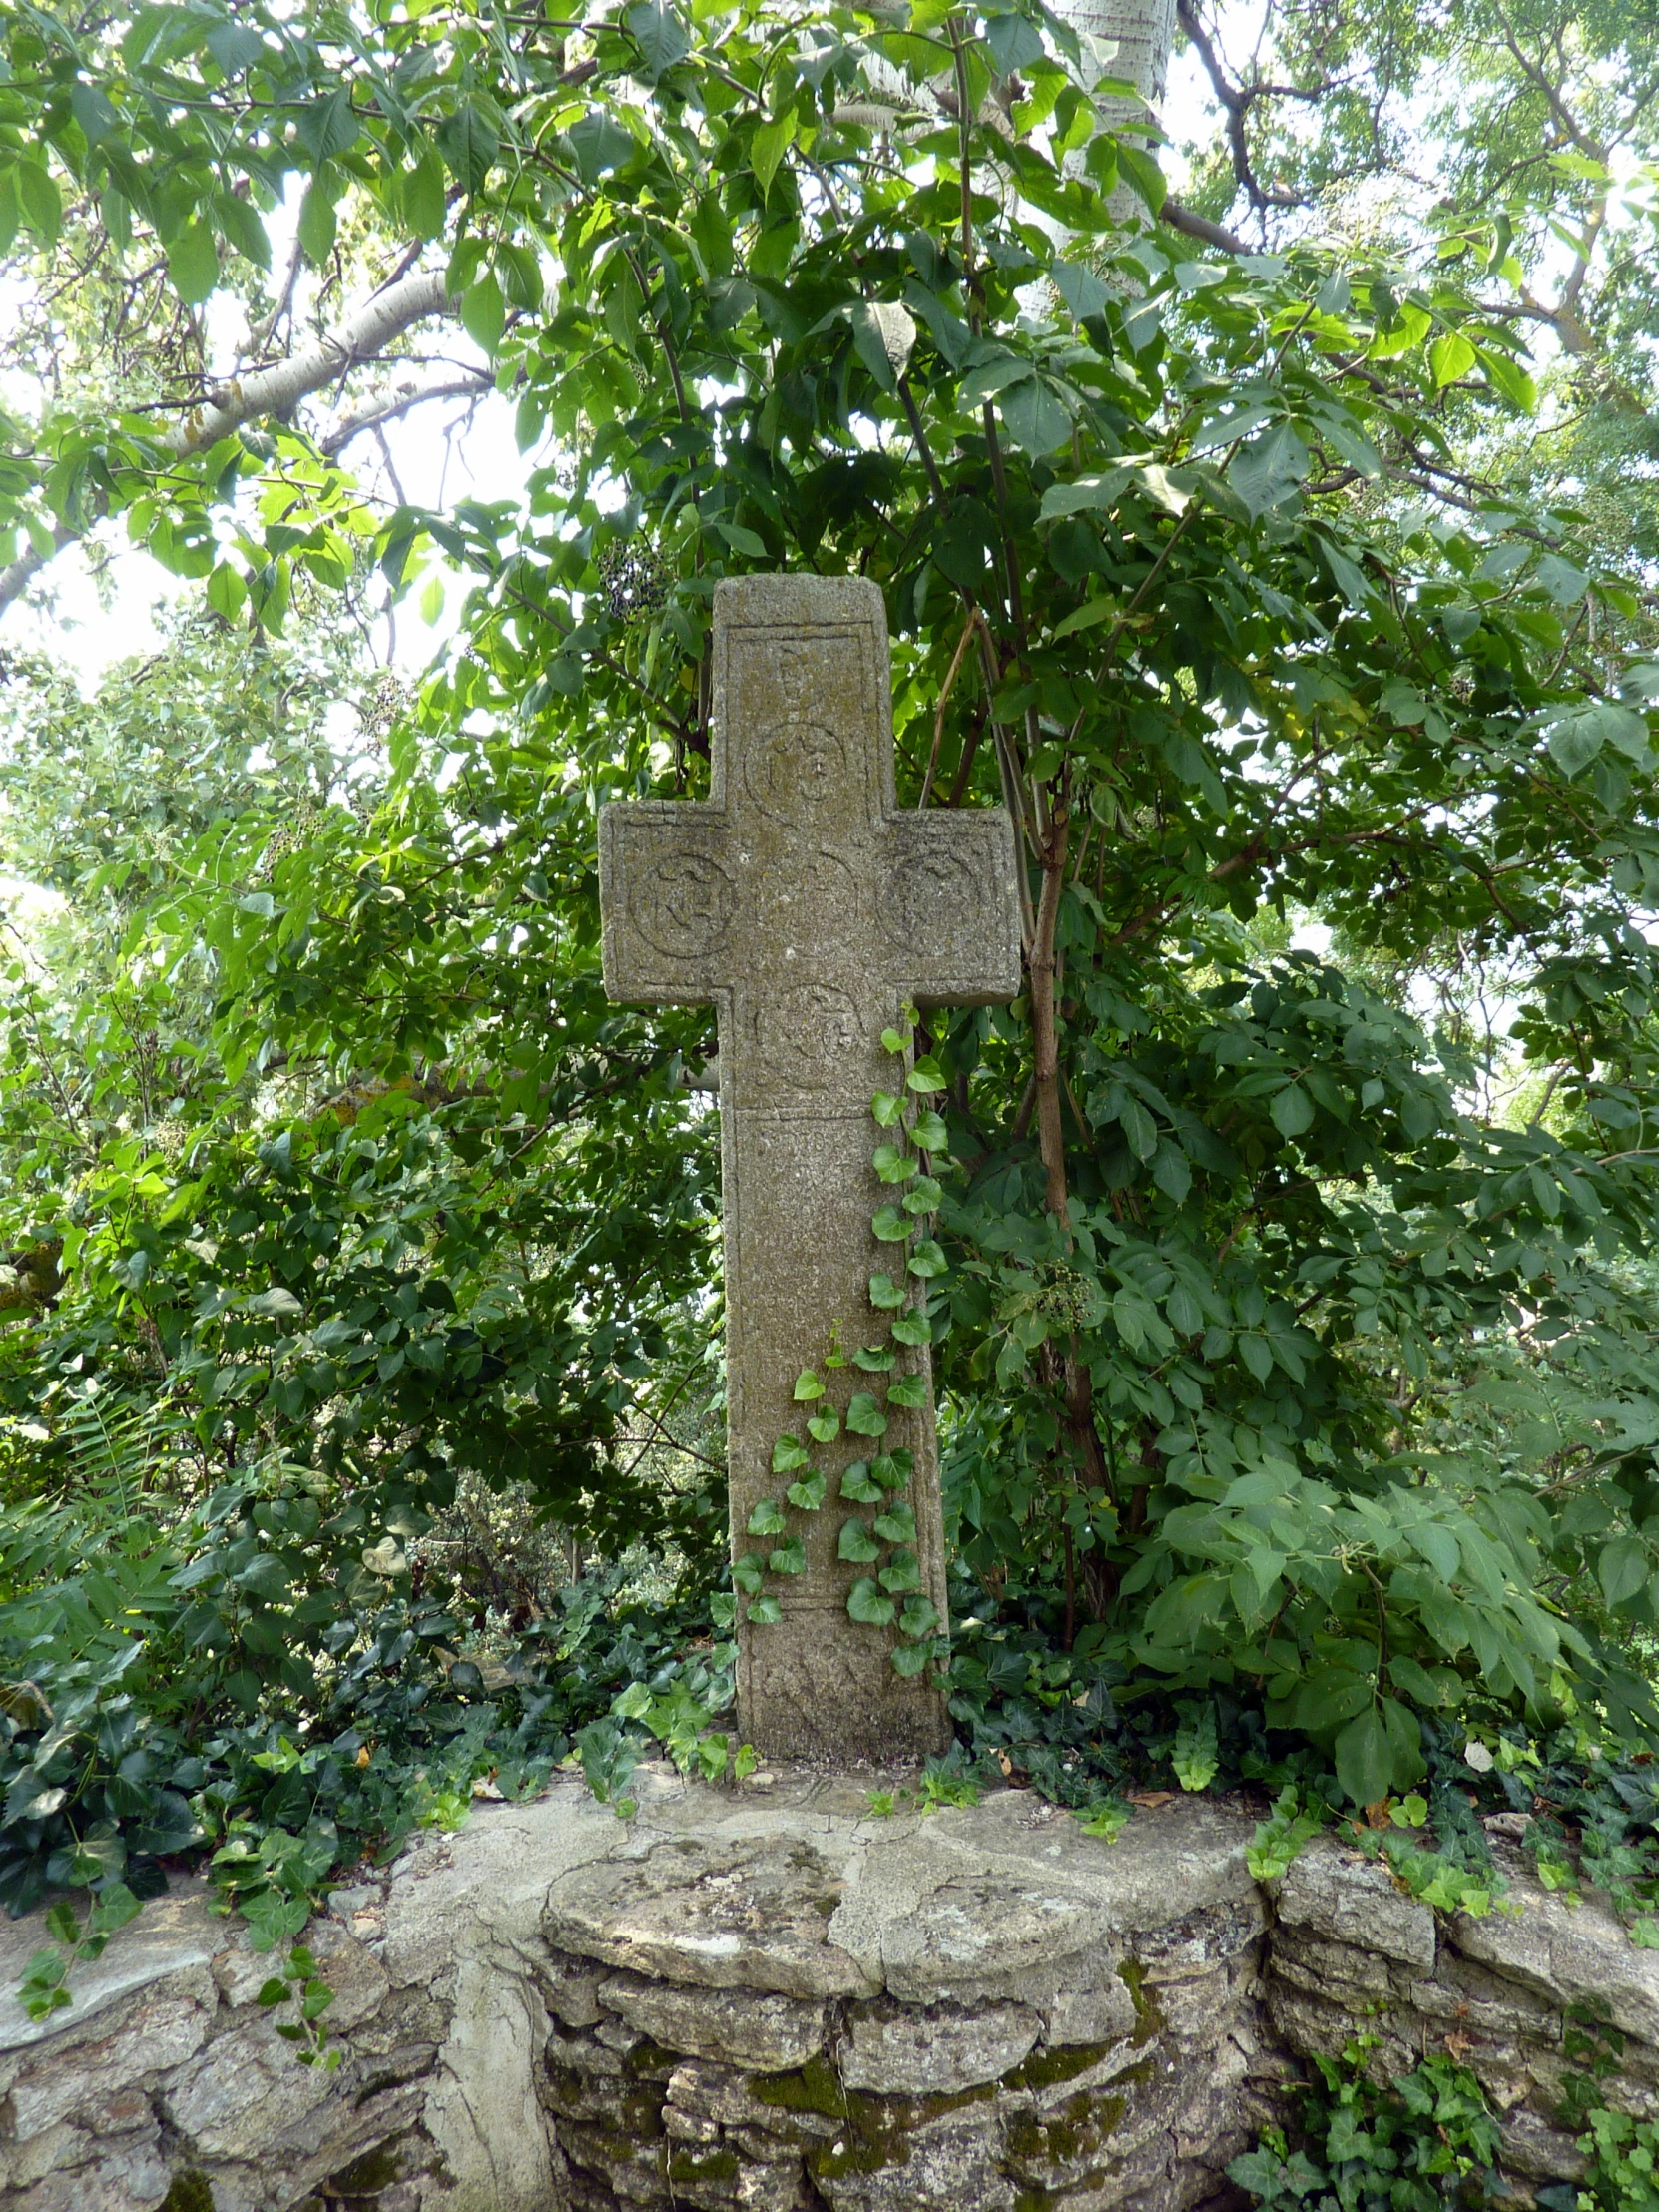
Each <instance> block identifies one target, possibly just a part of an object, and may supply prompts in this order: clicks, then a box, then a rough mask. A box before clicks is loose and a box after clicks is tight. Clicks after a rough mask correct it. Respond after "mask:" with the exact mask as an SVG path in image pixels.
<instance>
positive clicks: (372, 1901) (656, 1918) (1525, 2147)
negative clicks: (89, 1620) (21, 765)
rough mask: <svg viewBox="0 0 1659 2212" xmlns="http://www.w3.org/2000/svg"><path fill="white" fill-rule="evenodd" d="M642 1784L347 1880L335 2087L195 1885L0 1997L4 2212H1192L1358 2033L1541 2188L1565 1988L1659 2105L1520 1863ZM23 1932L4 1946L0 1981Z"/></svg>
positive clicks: (1185, 1810)
mask: <svg viewBox="0 0 1659 2212" xmlns="http://www.w3.org/2000/svg"><path fill="white" fill-rule="evenodd" d="M868 1779H870V1778H865V1780H866V1781H867V1780H868ZM874 1779H876V1780H879V1779H881V1778H879V1777H876V1778H874ZM639 1785H640V1787H639V1793H638V1794H639V1800H640V1811H639V1814H638V1816H637V1818H636V1819H635V1820H633V1821H632V1822H630V1823H628V1824H627V1825H626V1826H624V1825H623V1824H621V1823H619V1822H618V1821H617V1820H616V1818H615V1817H614V1815H613V1814H611V1813H610V1812H609V1811H607V1810H606V1809H605V1808H603V1807H600V1806H598V1805H596V1804H594V1803H593V1801H592V1800H591V1799H590V1798H589V1797H588V1796H587V1794H586V1792H585V1791H584V1789H583V1788H582V1786H581V1784H580V1783H578V1782H576V1781H574V1780H570V1781H565V1780H561V1781H560V1782H559V1783H558V1784H556V1785H555V1787H554V1788H553V1789H551V1790H550V1791H549V1792H548V1793H547V1794H546V1795H545V1796H544V1797H542V1798H541V1799H539V1800H537V1801H536V1802H535V1803H534V1804H531V1805H526V1806H488V1807H486V1806H480V1807H479V1808H478V1809H477V1810H476V1811H475V1813H474V1816H473V1819H472V1821H471V1822H470V1823H469V1824H468V1826H467V1827H466V1828H465V1829H464V1830H462V1831H461V1832H460V1833H459V1834H458V1835H456V1836H453V1837H445V1838H438V1837H430V1836H428V1837H424V1838H422V1839H420V1840H419V1841H418V1842H417V1843H416V1845H415V1846H414V1847H413V1848H411V1849H410V1850H409V1851H407V1852H406V1853H405V1854H404V1856H403V1857H402V1858H401V1859H400V1860H399V1861H398V1862H397V1864H396V1866H395V1867H394V1868H393V1869H392V1870H391V1872H390V1873H389V1875H387V1876H384V1877H381V1878H378V1879H375V1880H365V1881H362V1882H358V1883H356V1884H354V1885H353V1886H352V1887H351V1888H349V1889H344V1890H339V1891H336V1892H335V1893H334V1896H333V1899H332V1901H331V1904H330V1911H329V1915H328V1916H327V1918H326V1919H324V1920H322V1921H320V1922H318V1923H316V1924H313V1927H312V1929H311V1931H310V1933H309V1936H308V1938H307V1939H308V1940H309V1941H310V1942H311V1944H312V1946H313V1947H314V1948H315V1949H316V1950H317V1952H318V1953H319V1955H320V1956H321V1957H322V1959H323V1960H324V1961H325V1965H324V1970H325V1972H326V1974H327V1978H328V1979H329V1981H330V1983H331V1984H332V1986H333V1987H334V1988H335V1990H336V1991H337V1992H338V1994H337V2000H336V2002H335V2005H334V2007H333V2009H332V2011H331V2013H330V2014H329V2023H330V2026H331V2027H332V2028H333V2029H334V2031H335V2032H336V2034H337V2035H338V2038H339V2042H340V2045H341V2047H342V2049H343V2051H344V2053H345V2058H344V2063H343V2064H342V2065H341V2067H340V2068H339V2070H338V2071H337V2072H335V2073H333V2074H324V2073H322V2072H321V2071H319V2070H312V2069H307V2068H305V2067H304V2066H302V2065H300V2064H298V2063H297V2061H296V2059H295V2057H294V2054H293V2051H292V2049H291V2048H290V2046H289V2045H288V2044H287V2043H285V2042H284V2041H283V2040H282V2039H281V2038H280V2037H279V2036H278V2035H277V2024H276V2021H275V2020H274V2019H273V2018H272V2017H271V2016H270V2015H268V2014H267V2013H265V2012H264V2011H262V2010H261V2008H260V2006H259V2005H258V2004H257V2002H256V2001H255V1998H256V1996H257V1992H258V1990H259V1987H260V1984H261V1982H262V1981H263V1980H264V1979H265V1977H266V1973H267V1970H268V1966H269V1961H268V1960H266V1959H264V1958H261V1957H258V1956H256V1955H254V1954H253V1953H252V1952H251V1951H250V1949H249V1945H248V1937H247V1932H246V1931H245V1930H242V1929H240V1928H238V1927H234V1926H233V1925H232V1924H231V1923H228V1922H226V1921H224V1920H222V1919H219V1918H216V1917H215V1915H214V1914H213V1912H212V1911H211V1909H210V1901H209V1898H208V1895H207V1893H206V1891H205V1890H204V1889H203V1887H202V1886H201V1885H200V1884H195V1883H180V1884H178V1885H177V1886H176V1887H175V1889H174V1890H173V1892H172V1893H171V1894H170V1895H169V1896H168V1897H167V1898H166V1899H163V1900H159V1901H157V1902H156V1903H155V1904H153V1905H150V1906H148V1907H146V1909H145V1911H144V1913H143V1914H142V1915H141V1916H140V1918H139V1919H138V1920H137V1921H136V1922H134V1923H133V1925H132V1926H131V1927H130V1928H129V1929H126V1930H124V1931H123V1932H122V1934H121V1935H120V1936H117V1937H116V1938H115V1940H114V1941H113V1942H112V1943H111V1945H110V1947H109V1949H108V1950H107V1951H106V1952H105V1954H104V1956H103V1957H102V1958H101V1959H99V1960H97V1961H96V1962H94V1963H93V1964H91V1965H89V1966H85V1967H81V1968H78V1969H77V1970H76V1973H75V1977H74V1981H73V1984H72V1985H73V1987H74V1990H75V2003H74V2006H73V2008H72V2009H71V2010H69V2011H67V2012H59V2013H56V2014H54V2015H52V2016H51V2017H50V2018H49V2019H47V2020H45V2021H41V2022H34V2021H31V2020H29V2019H28V2018H27V2016H26V2015H25V2014H24V2012H23V2010H22V2008H21V2006H20V2005H19V2004H18V2003H17V2002H16V2000H15V1997H12V1996H8V1995H6V1994H4V1993H0V2212H25V2208H27V2212H163V2208H164V2207H165V2212H204V2208H205V2207H206V2206H207V2205H208V2204H209V2202H210V2201H211V2203H212V2205H213V2207H214V2208H215V2212H622V2208H624V2207H644V2208H648V2212H649V2208H653V2207H663V2208H665V2212H667V2208H668V2207H671V2206H689V2207H700V2208H701V2207H708V2208H710V2212H726V2208H728V2207H732V2208H749V2212H826V2208H828V2212H1031V2208H1034V2207H1039V2206H1040V2207H1041V2208H1042V2212H1120V2208H1122V2212H1188V2208H1189V2207H1196V2206H1200V2205H1204V2204H1207V2203H1208V2202H1210V2201H1211V2200H1224V2199H1226V2198H1227V2197H1228V2196H1229V2195H1230V2194H1231V2191H1230V2185H1229V2184H1228V2183H1227V2181H1226V2179H1225V2172H1224V2169H1225V2167H1226V2164H1227V2162H1228V2160H1229V2159H1230V2158H1232V2157H1233V2156H1235V2155H1236V2154H1237V2152H1238V2151H1239V2150H1241V2149H1243V2148H1244V2147H1245V2146H1246V2145H1247V2144H1248V2143H1249V2142H1250V2141H1251V2140H1252V2139H1253V2138H1254V2136H1255V2135H1256V2133H1257V2132H1258V2131H1259V2129H1260V2127H1261V2126H1262V2124H1263V2123H1264V2122H1265V2121H1266V2120H1268V2119H1270V2118H1271V2117H1273V2116H1274V2114H1275V2112H1276V2111H1277V2110H1280V2109H1282V2105H1283V2097H1284V2093H1285V2086H1286V2084H1287V2082H1289V2081H1290V2080H1292V2079H1294V2077H1295V2075H1296V2072H1297V2067H1298V2064H1299V2062H1300V2061H1302V2060H1305V2059H1306V2058H1308V2057H1309V2056H1310V2055H1311V2054H1313V2053H1314V2052H1317V2051H1323V2052H1336V2051H1338V2050H1340V2049H1341V2048H1342V2046H1343V2044H1344V2043H1346V2042H1347V2041H1348V2040H1349V2039H1350V2038H1351V2037H1352V2036H1353V2035H1354V2034H1355V2033H1356V2032H1357V2031H1358V2030H1366V2031H1368V2032H1371V2033H1373V2034H1375V2035H1376V2036H1378V2038H1379V2040H1380V2044H1381V2050H1380V2060H1381V2062H1382V2063H1383V2064H1384V2065H1388V2066H1392V2067H1393V2068H1394V2069H1395V2070H1402V2069H1403V2068H1405V2067H1408V2066H1410V2065H1412V2064H1414V2063H1415V2062H1416V2061H1417V2060H1418V2059H1419V2058H1420V2057H1421V2056H1422V2054H1423V2053H1424V2052H1425V2051H1427V2050H1430V2049H1435V2048H1442V2049H1443V2048H1449V2049H1450V2050H1452V2051H1453V2052H1454V2054H1455V2055H1456V2056H1458V2057H1459V2058H1460V2059H1462V2060H1463V2061H1464V2062H1465V2063H1466V2064H1468V2065H1469V2066H1470V2067H1472V2068H1473V2070H1474V2071H1475V2073H1476V2074H1477V2075H1478V2076H1479V2078H1480V2079H1481V2081H1482V2083H1483V2084H1484V2085H1485V2087H1486V2090H1487V2092H1488V2094H1489V2096H1490V2097H1491V2099H1492V2101H1493V2104H1494V2106H1495V2107H1496V2108H1497V2110H1498V2111H1499V2112H1500V2113H1501V2115H1502V2126H1503V2139H1504V2148H1505V2154H1506V2158H1507V2161H1508V2164H1509V2167H1510V2171H1511V2173H1512V2174H1513V2175H1514V2176H1515V2177H1516V2178H1518V2179H1519V2180H1521V2181H1522V2183H1523V2184H1524V2183H1531V2184H1533V2185H1540V2184H1542V2183H1543V2182H1544V2181H1546V2180H1559V2179H1562V2178H1564V2177H1567V2176H1569V2175H1571V2174H1572V2173H1573V2172H1574V2171H1575V2170H1576V2165H1577V2159H1576V2154H1575V2152H1574V2150H1573V2147H1572V2143H1571V2141H1570V2138H1569V2137H1568V2136H1567V2135H1565V2134H1563V2133H1562V2132H1561V2130H1560V2129H1559V2128H1558V2127H1557V2125H1556V2124H1555V2122H1556V2114H1557V2112H1558V2109H1559V2105H1560V2099H1561V2090H1562V2081H1563V2078H1564V2068H1565V2064H1566V2061H1565V2057H1564V2053H1563V2049H1562V2033H1563V2017H1564V2014H1565V2012H1566V2010H1567V2008H1568V2007H1570V2006H1573V2005H1575V2004H1582V2003H1591V2004H1600V2005H1602V2006H1603V2007H1605V2009H1606V2012H1607V2015H1608V2016H1609V2017H1610V2019H1611V2021H1612V2023H1613V2025H1615V2026H1616V2027H1617V2028H1618V2029H1619V2030H1620V2031H1621V2032H1622V2033H1623V2034H1624V2035H1625V2036H1626V2037H1627V2038H1628V2041H1627V2045H1626V2049H1625V2053H1624V2061H1623V2070H1622V2074H1621V2077H1620V2080H1619V2081H1618V2082H1617V2083H1615V2084H1611V2085H1610V2090H1611V2093H1612V2094H1613V2095H1614V2096H1615V2097H1616V2098H1617V2099H1618V2100H1619V2101H1622V2102H1624V2103H1626V2104H1627V2105H1628V2106H1629V2107H1630V2108H1631V2109H1632V2110H1635V2111H1640V2112H1643V2113H1648V2112H1651V2111H1654V2110H1656V2109H1659V1954H1655V1953H1652V1952H1647V1951H1638V1950H1636V1949H1634V1948H1633V1947H1632V1945H1631V1944H1630V1942H1629V1940H1628V1938H1627V1936H1625V1934H1624V1932H1623V1930H1622V1928H1620V1926H1619V1925H1618V1923H1617V1921H1616V1920H1615V1919H1614V1918H1613V1916H1612V1915H1611V1914H1610V1913H1609V1912H1608V1911H1606V1910H1605V1909H1604V1907H1603V1906H1602V1905H1601V1904H1600V1903H1599V1902H1597V1901H1596V1900H1594V1899H1592V1900H1590V1901H1589V1902H1587V1903H1586V1904H1585V1905H1584V1906H1583V1907H1582V1908H1581V1909H1579V1910H1578V1911H1577V1912H1570V1911H1569V1910H1568V1908H1567V1907H1566V1905H1565V1904H1564V1903H1563V1901H1562V1900H1561V1899H1560V1898H1559V1897H1551V1896H1547V1895H1545V1894H1544V1893H1543V1892H1542V1891H1541V1890H1540V1889H1539V1888H1538V1887H1537V1886H1536V1885H1535V1884H1534V1883H1533V1882H1532V1881H1531V1880H1530V1879H1529V1878H1527V1877H1526V1876H1525V1875H1524V1874H1522V1873H1521V1872H1520V1871H1519V1869H1518V1868H1513V1867H1512V1868H1511V1885H1512V1895H1513V1897H1514V1898H1515V1899H1516V1900H1517V1901H1518V1902H1519V1903H1520V1904H1521V1905H1522V1907H1523V1911H1522V1913H1521V1914H1520V1915H1519V1916H1518V1917H1517V1916H1507V1915H1505V1916H1499V1915H1494V1916H1492V1917H1491V1918H1490V1919H1488V1920H1484V1921H1469V1920H1466V1919H1463V1918H1458V1919H1455V1920H1453V1921H1451V1922H1449V1923H1441V1924H1439V1925H1436V1922H1435V1918H1434V1916H1433V1915H1432V1914H1431V1913H1429V1912H1428V1911H1427V1909H1426V1908H1425V1907H1423V1906H1420V1905H1417V1904H1415V1903H1414V1902H1413V1901H1412V1900H1410V1899H1409V1898H1406V1897H1403V1896H1401V1895H1400V1894H1399V1892H1398V1891H1396V1890H1395V1889H1394V1888H1393V1886H1392V1884H1391V1883H1390V1882H1389V1881H1388V1879H1387V1877H1386V1875H1385V1874H1384V1873H1383V1870H1381V1869H1380V1868H1378V1867H1377V1866H1375V1865H1374V1864H1371V1863H1369V1862H1366V1861H1364V1860H1361V1859H1359V1858H1358V1857H1357V1855H1355V1854H1353V1853H1350V1852H1347V1851H1345V1850H1344V1849H1343V1848H1342V1847H1341V1846H1340V1845H1339V1844H1338V1843H1336V1842H1335V1841H1333V1840H1331V1839H1329V1838H1328V1839H1324V1840H1322V1841H1320V1842H1318V1843H1316V1844H1315V1845H1314V1846H1313V1847H1312V1848H1311V1849H1310V1850H1309V1851H1308V1852H1307V1853H1306V1854H1304V1856H1303V1857H1302V1858H1301V1859H1299V1860H1298V1861H1296V1863H1295V1864H1294V1865H1293V1866H1292V1867H1291V1868H1290V1870H1289V1872H1288V1873H1287V1875H1286V1876H1285V1878H1284V1880H1283V1881H1282V1882H1281V1883H1279V1884H1277V1885H1275V1888H1274V1894H1273V1895H1272V1896H1269V1895H1267V1894H1265V1893H1264V1891H1263V1890H1262V1889H1261V1888H1259V1886H1258V1885H1257V1884H1255V1883H1254V1882H1253V1881H1252V1880H1251V1879H1250V1876H1249V1874H1248V1872H1247V1870H1246V1867H1245V1863H1244V1854H1245V1846H1246V1844H1247V1842H1248V1840H1249V1837H1250V1834H1251V1830H1252V1827H1253V1825H1254V1824H1253V1818H1252V1816H1250V1815H1249V1814H1247V1813H1245V1812H1244V1811H1242V1810H1240V1809H1239V1808H1237V1807H1233V1806H1227V1805H1217V1804H1213V1803H1210V1802H1208V1801H1202V1800H1192V1799H1186V1800H1181V1801H1178V1802H1176V1803H1174V1804H1171V1805H1169V1806H1166V1807H1164V1808H1162V1809H1161V1810H1158V1811H1151V1812H1147V1813H1144V1814H1142V1815H1141V1816H1140V1817H1139V1818H1137V1819H1136V1820H1135V1821H1134V1822H1133V1823H1132V1824H1131V1826H1130V1827H1129V1828H1128V1829H1127V1830H1126V1831H1125V1832H1124V1834H1123V1835H1122V1837H1121V1838H1120V1839H1119V1841H1118V1842H1117V1843H1116V1844H1115V1845H1112V1846H1108V1845H1107V1844H1105V1843H1104V1842H1102V1841H1099V1840H1096V1839H1092V1838H1089V1837H1087V1836H1084V1835H1083V1834H1082V1832H1081V1830H1080V1829H1079V1828H1078V1827H1077V1825H1076V1823H1075V1822H1073V1821H1071V1820H1069V1819H1067V1818H1065V1817H1064V1816H1062V1815H1056V1814H1055V1813H1054V1811H1053V1809H1052V1808H1051V1807H1048V1806H1046V1805H1044V1804H1042V1803H1041V1802H1040V1801H1038V1800H1036V1799H1034V1798H1033V1797H1031V1796H1030V1795H1029V1794H1028V1793H1024V1792H1020V1791H1013V1790H1007V1791H999V1792H997V1793H995V1794H993V1795H991V1796H989V1797H987V1798H986V1799H985V1800H984V1801H983V1802H982V1803H981V1804H979V1805H977V1806H974V1807H965V1808H953V1809H949V1810H945V1811H941V1812H939V1813H937V1814H935V1815H934V1816H932V1817H931V1818H929V1819H927V1820H921V1819H917V1818H909V1817H900V1818H896V1819H891V1820H873V1819H871V1818H870V1817H869V1814H868V1809H867V1796H866V1789H865V1787H864V1785H863V1783H859V1784H854V1783H852V1782H851V1781H845V1780H835V1779H832V1778H827V1777H824V1776H821V1775H800V1776H795V1777H791V1776H790V1775H788V1774H782V1773H781V1774H779V1775H777V1776H775V1777H774V1778H772V1780H771V1782H770V1785H769V1786H761V1785H760V1783H759V1780H758V1779H757V1781H755V1782H752V1783H750V1784H749V1785H747V1786H745V1787H744V1788H742V1789H741V1790H738V1791H728V1790H711V1789H708V1788H704V1787H701V1786H696V1785H688V1784H685V1783H682V1782H681V1781H680V1780H679V1779H678V1777H676V1776H674V1775H673V1774H672V1773H671V1772H669V1771H667V1770H663V1769H644V1770H641V1773H640V1776H639ZM44 1939H45V1937H44V1931H43V1929H42V1927H41V1925H40V1922H39V1920H38V1919H37V1920H34V1921H29V1922H22V1923H19V1924H17V1925H16V1926H14V1927H11V1928H0V1984H3V1985H4V1988H5V1989H11V1988H14V1987H15V1984H16V1980H17V1977H18V1975H19V1974H20V1973H21V1971H22V1969H23V1966H24V1965H25V1963H26V1962H27V1960H28V1958H29V1956H30V1955H31V1954H32V1952H33V1951H34V1950H35V1949H37V1948H39V1947H40V1945H41V1943H42V1941H43V1940H44ZM192 2177H196V2178H192ZM204 2185H205V2188H206V2191H207V2192H208V2194H204Z"/></svg>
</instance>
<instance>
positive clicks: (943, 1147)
mask: <svg viewBox="0 0 1659 2212" xmlns="http://www.w3.org/2000/svg"><path fill="white" fill-rule="evenodd" d="M910 1141H911V1142H912V1143H913V1144H914V1145H915V1147H916V1149H917V1151H919V1152H928V1153H933V1154H935V1155H936V1154H939V1153H943V1152H948V1151H949V1150H950V1132H949V1131H948V1130H947V1129H946V1128H945V1125H944V1123H943V1121H942V1120H941V1119H940V1117H939V1116H938V1115H937V1114H935V1113H934V1111H933V1109H932V1108H931V1107H930V1106H924V1107H923V1108H922V1109H921V1112H920V1113H919V1114H917V1116H916V1121H915V1127H914V1128H913V1129H912V1130H911V1131H910Z"/></svg>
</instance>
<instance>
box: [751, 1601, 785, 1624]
mask: <svg viewBox="0 0 1659 2212" xmlns="http://www.w3.org/2000/svg"><path fill="white" fill-rule="evenodd" d="M783 1617H784V1608H783V1607H782V1606H781V1605H780V1604H779V1602H778V1600H777V1599H776V1598H775V1597H752V1598H751V1599H750V1601H749V1618H750V1619H751V1620H752V1621H753V1622H754V1624H755V1626H756V1627H757V1628H776V1627H777V1625H778V1623H779V1622H780V1621H781V1620H782V1619H783Z"/></svg>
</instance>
